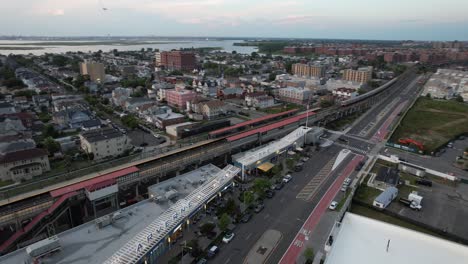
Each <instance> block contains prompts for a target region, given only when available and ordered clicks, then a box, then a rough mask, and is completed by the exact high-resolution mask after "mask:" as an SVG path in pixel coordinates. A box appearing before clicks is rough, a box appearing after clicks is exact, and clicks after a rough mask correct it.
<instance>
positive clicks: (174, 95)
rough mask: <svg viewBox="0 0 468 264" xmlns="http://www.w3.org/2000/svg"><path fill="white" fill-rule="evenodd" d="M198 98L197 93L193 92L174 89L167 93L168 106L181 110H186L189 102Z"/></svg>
mask: <svg viewBox="0 0 468 264" xmlns="http://www.w3.org/2000/svg"><path fill="white" fill-rule="evenodd" d="M196 96H197V93H195V92H193V91H191V90H185V89H174V90H168V91H166V101H167V104H168V105H170V106H173V107H177V108H178V109H181V110H184V109H186V107H187V102H189V101H192V100H193V99H195V97H196Z"/></svg>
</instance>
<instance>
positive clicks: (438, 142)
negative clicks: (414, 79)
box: [391, 97, 468, 153]
mask: <svg viewBox="0 0 468 264" xmlns="http://www.w3.org/2000/svg"><path fill="white" fill-rule="evenodd" d="M462 133H468V105H467V104H463V103H458V102H455V101H447V100H435V99H430V98H426V97H420V98H419V99H418V100H417V101H416V103H415V104H414V106H413V107H412V108H411V109H410V110H409V111H408V113H407V114H406V116H405V117H404V119H403V120H402V121H401V124H400V125H399V126H398V128H397V129H396V130H395V133H393V135H392V137H391V141H392V142H395V143H396V142H398V139H400V138H412V139H414V140H417V141H420V142H422V143H423V144H424V146H425V149H426V152H427V153H430V152H432V151H434V150H435V149H437V148H438V147H440V146H442V145H444V144H445V143H447V142H448V141H450V140H451V139H453V138H454V137H456V136H457V135H460V134H462Z"/></svg>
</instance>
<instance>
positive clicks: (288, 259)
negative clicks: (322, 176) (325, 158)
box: [279, 155, 364, 264]
mask: <svg viewBox="0 0 468 264" xmlns="http://www.w3.org/2000/svg"><path fill="white" fill-rule="evenodd" d="M363 159H364V156H362V155H357V156H355V157H354V158H353V159H352V160H351V162H349V163H348V164H347V165H346V167H345V168H344V169H343V171H341V172H340V173H338V175H339V176H338V177H337V178H336V180H335V181H334V182H333V184H332V185H331V186H330V188H329V189H328V190H327V192H326V193H325V194H324V195H323V197H322V199H320V201H319V202H318V204H317V205H316V207H315V208H314V210H313V211H312V213H310V215H309V217H308V218H307V220H306V221H305V222H304V225H303V226H302V227H301V229H300V231H299V232H298V233H297V234H296V236H295V238H294V240H293V241H294V242H293V243H292V244H290V245H289V247H288V249H287V250H286V253H285V254H284V255H283V257H282V258H281V260H280V261H279V263H280V264H289V263H295V262H296V260H297V259H298V258H299V256H300V254H301V252H302V250H303V249H304V248H305V247H304V245H305V244H306V243H307V241H308V240H309V236H310V234H311V233H312V231H314V229H315V228H316V227H317V225H318V223H319V221H320V218H321V217H322V216H323V214H324V213H325V212H326V211H327V209H328V206H329V205H330V203H331V202H332V201H333V199H334V198H335V196H336V195H337V194H338V192H339V191H340V188H341V185H342V184H343V181H344V180H345V179H346V177H349V176H350V175H351V173H353V171H354V168H355V167H356V166H357V165H358V163H359V162H360V161H362V160H363Z"/></svg>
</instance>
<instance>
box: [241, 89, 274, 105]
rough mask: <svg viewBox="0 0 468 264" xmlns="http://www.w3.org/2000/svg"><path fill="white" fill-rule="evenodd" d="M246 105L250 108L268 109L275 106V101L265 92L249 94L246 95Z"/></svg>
mask: <svg viewBox="0 0 468 264" xmlns="http://www.w3.org/2000/svg"><path fill="white" fill-rule="evenodd" d="M245 104H246V105H247V106H249V107H256V108H261V109H263V108H267V107H272V106H274V105H275V99H274V98H273V97H272V96H269V95H267V94H266V93H264V92H255V93H248V94H246V95H245Z"/></svg>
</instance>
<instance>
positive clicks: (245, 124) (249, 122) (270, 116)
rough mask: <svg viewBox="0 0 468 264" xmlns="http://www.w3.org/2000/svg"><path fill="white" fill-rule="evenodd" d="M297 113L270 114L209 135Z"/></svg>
mask: <svg viewBox="0 0 468 264" xmlns="http://www.w3.org/2000/svg"><path fill="white" fill-rule="evenodd" d="M297 111H298V110H297V109H293V110H289V111H285V112H281V113H277V114H270V115H266V116H262V117H259V118H255V119H252V120H248V121H245V122H241V123H238V124H235V125H233V126H230V127H225V128H221V129H218V130H215V131H211V132H210V133H209V134H210V135H217V134H220V133H223V132H227V131H230V130H233V129H237V128H241V127H245V126H249V125H253V124H256V123H259V122H262V121H266V120H270V119H273V118H276V117H280V116H284V115H288V114H292V113H295V112H297Z"/></svg>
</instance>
